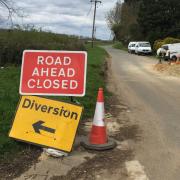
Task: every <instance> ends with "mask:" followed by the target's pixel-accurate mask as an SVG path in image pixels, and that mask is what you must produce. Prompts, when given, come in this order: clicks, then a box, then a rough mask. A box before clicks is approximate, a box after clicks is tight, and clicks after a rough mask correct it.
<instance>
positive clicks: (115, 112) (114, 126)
mask: <svg viewBox="0 0 180 180" xmlns="http://www.w3.org/2000/svg"><path fill="white" fill-rule="evenodd" d="M110 69H111V68H110V60H109V59H108V60H107V63H106V72H107V73H106V79H107V84H108V87H107V88H108V91H110V92H111V96H109V97H108V98H107V99H106V100H105V108H106V110H105V111H106V113H108V116H109V117H108V118H106V122H107V129H108V135H109V137H112V138H114V139H115V140H116V142H117V148H115V149H113V150H109V151H103V152H97V151H92V150H91V151H88V153H91V154H94V155H95V156H94V157H93V158H92V159H89V158H88V157H87V160H86V162H84V163H83V164H81V165H79V166H78V167H74V168H73V169H71V170H70V171H69V172H68V174H67V175H65V176H54V177H52V178H51V180H77V179H81V180H84V179H86V180H94V179H104V178H105V179H112V180H117V179H123V180H126V179H128V175H127V172H126V169H125V165H124V163H125V162H126V161H130V160H132V159H133V158H134V154H133V149H131V147H130V146H129V145H128V141H134V142H135V141H138V140H140V134H141V133H140V130H139V127H138V126H137V125H132V124H130V123H129V119H128V116H127V113H129V112H130V109H129V107H128V106H127V105H125V104H124V102H122V101H120V100H119V98H117V97H116V95H115V93H114V92H115V88H116V87H115V84H114V83H113V81H112V79H111V78H112V77H111V74H112V73H111V72H110ZM91 125H92V119H89V120H86V121H83V123H82V124H81V126H80V127H79V133H80V134H81V135H85V136H87V135H88V134H89V131H90V128H91ZM76 150H77V151H81V152H83V151H87V150H84V148H82V147H80V146H78V147H77V149H76Z"/></svg>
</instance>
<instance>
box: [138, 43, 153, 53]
mask: <svg viewBox="0 0 180 180" xmlns="http://www.w3.org/2000/svg"><path fill="white" fill-rule="evenodd" d="M135 53H136V54H138V55H140V54H151V53H152V49H151V44H150V43H149V42H146V41H142V42H137V43H136V45H135Z"/></svg>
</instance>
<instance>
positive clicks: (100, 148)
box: [81, 138, 117, 151]
mask: <svg viewBox="0 0 180 180" xmlns="http://www.w3.org/2000/svg"><path fill="white" fill-rule="evenodd" d="M81 145H82V146H83V147H84V148H85V149H89V150H96V151H104V150H109V149H114V148H115V147H116V145H117V144H116V142H115V141H114V140H113V139H111V138H109V139H108V142H107V143H105V144H90V142H89V140H88V138H84V139H83V140H82V141H81Z"/></svg>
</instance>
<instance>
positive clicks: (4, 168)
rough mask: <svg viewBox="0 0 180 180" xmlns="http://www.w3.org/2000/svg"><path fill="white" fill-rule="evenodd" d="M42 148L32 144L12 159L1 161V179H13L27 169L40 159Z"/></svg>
mask: <svg viewBox="0 0 180 180" xmlns="http://www.w3.org/2000/svg"><path fill="white" fill-rule="evenodd" d="M41 151H42V150H41V149H40V148H38V147H35V146H30V145H29V147H27V148H26V149H24V150H23V151H22V152H20V153H19V154H17V155H16V158H14V159H13V160H12V161H10V160H3V161H1V162H0V179H2V180H3V179H4V180H12V179H14V178H15V177H18V176H19V175H20V174H21V173H23V172H24V171H26V170H27V169H28V168H29V167H30V166H31V165H32V164H34V163H36V162H37V161H38V157H39V156H40V154H41Z"/></svg>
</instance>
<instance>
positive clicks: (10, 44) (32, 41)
mask: <svg viewBox="0 0 180 180" xmlns="http://www.w3.org/2000/svg"><path fill="white" fill-rule="evenodd" d="M25 49H34V50H85V46H84V43H83V42H82V41H80V40H79V39H78V37H75V36H68V35H60V34H53V33H50V32H41V31H40V32H38V31H36V30H30V31H23V30H0V66H4V65H6V64H15V65H19V64H21V59H22V52H23V51H24V50H25Z"/></svg>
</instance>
